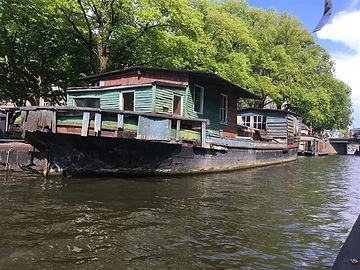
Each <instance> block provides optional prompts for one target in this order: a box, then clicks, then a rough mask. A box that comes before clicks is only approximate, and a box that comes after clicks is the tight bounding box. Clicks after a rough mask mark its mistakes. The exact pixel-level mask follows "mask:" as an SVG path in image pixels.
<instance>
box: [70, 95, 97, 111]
mask: <svg viewBox="0 0 360 270" xmlns="http://www.w3.org/2000/svg"><path fill="white" fill-rule="evenodd" d="M86 99H87V100H96V101H99V107H88V106H87V107H86V106H78V104H77V102H78V100H86ZM72 106H73V107H77V108H97V109H99V108H101V99H100V97H74V98H73V100H72Z"/></svg>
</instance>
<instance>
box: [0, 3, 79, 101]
mask: <svg viewBox="0 0 360 270" xmlns="http://www.w3.org/2000/svg"><path fill="white" fill-rule="evenodd" d="M52 17H53V14H51V13H49V10H48V9H47V3H46V2H45V1H41V0H0V25H1V28H0V95H1V98H2V99H5V100H9V99H11V100H13V101H15V102H17V103H18V104H19V105H21V104H22V103H23V101H25V100H28V101H30V102H31V103H32V104H34V105H36V104H37V103H38V100H39V98H40V97H44V98H50V99H52V100H54V101H56V100H57V99H58V98H59V94H60V95H61V93H60V92H54V91H51V86H52V85H56V86H61V87H66V86H68V85H69V84H70V83H72V82H74V80H75V78H77V77H78V76H79V73H78V72H76V69H77V68H81V66H83V64H82V63H84V59H83V58H82V57H81V55H82V54H83V52H82V51H81V50H79V48H78V47H77V46H76V44H73V42H72V40H71V38H70V37H69V35H67V34H66V33H65V32H58V31H54V29H53V27H52V26H51V25H50V24H49V20H50V19H51V18H52ZM75 67H76V68H75Z"/></svg>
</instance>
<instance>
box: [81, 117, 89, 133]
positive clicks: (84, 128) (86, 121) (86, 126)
mask: <svg viewBox="0 0 360 270" xmlns="http://www.w3.org/2000/svg"><path fill="white" fill-rule="evenodd" d="M89 123H90V112H83V121H82V126H81V136H83V137H87V135H88V131H89Z"/></svg>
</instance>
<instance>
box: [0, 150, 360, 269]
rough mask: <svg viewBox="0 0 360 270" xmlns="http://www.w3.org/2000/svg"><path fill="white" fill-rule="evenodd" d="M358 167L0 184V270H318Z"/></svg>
mask: <svg viewBox="0 0 360 270" xmlns="http://www.w3.org/2000/svg"><path fill="white" fill-rule="evenodd" d="M359 164H360V157H358V156H328V157H321V158H309V157H299V158H298V160H297V161H295V162H290V163H286V164H280V165H274V166H268V167H262V168H254V169H247V170H240V171H236V172H230V173H221V174H207V175H195V176H194V175H188V176H183V177H157V178H122V179H119V178H117V179H115V178H66V179H51V180H48V181H44V179H43V178H42V177H39V176H36V175H33V174H28V173H27V174H25V173H21V174H19V173H12V174H11V175H9V176H7V177H5V174H4V171H2V172H1V175H0V177H1V178H0V269H219V268H225V269H308V268H315V269H328V268H329V267H330V266H331V265H332V263H333V262H334V260H335V258H336V255H337V253H338V252H339V250H340V248H341V246H342V244H343V242H344V240H345V239H346V236H347V234H348V233H349V231H350V229H351V227H352V225H353V223H354V222H355V220H356V218H357V216H358V214H359V213H360V166H359Z"/></svg>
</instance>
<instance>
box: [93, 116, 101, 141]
mask: <svg viewBox="0 0 360 270" xmlns="http://www.w3.org/2000/svg"><path fill="white" fill-rule="evenodd" d="M94 132H95V136H100V132H101V113H95V124H94Z"/></svg>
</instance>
